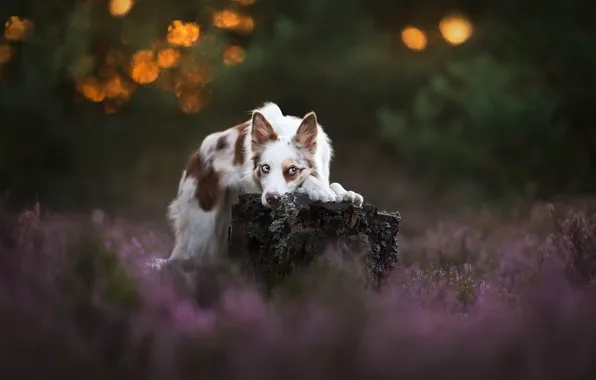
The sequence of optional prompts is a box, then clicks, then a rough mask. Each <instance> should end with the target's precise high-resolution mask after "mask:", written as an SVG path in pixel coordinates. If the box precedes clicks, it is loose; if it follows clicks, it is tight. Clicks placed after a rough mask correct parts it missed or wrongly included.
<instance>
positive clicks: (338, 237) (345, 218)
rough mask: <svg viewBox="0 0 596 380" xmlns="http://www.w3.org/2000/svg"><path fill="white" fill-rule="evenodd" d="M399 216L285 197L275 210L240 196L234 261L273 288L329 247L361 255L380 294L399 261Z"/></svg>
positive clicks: (233, 236)
mask: <svg viewBox="0 0 596 380" xmlns="http://www.w3.org/2000/svg"><path fill="white" fill-rule="evenodd" d="M400 220H401V217H400V215H399V213H388V212H382V211H379V210H378V209H377V207H375V206H372V205H369V204H364V205H363V207H362V208H357V207H354V206H353V205H351V204H349V203H321V202H311V201H310V200H309V199H308V198H307V197H306V196H305V195H302V194H293V195H286V196H284V197H283V198H282V199H281V200H280V203H279V204H278V205H277V207H275V208H274V209H269V208H266V207H264V206H263V205H262V204H261V200H260V196H259V195H255V194H246V195H241V196H240V199H239V203H238V204H237V205H235V206H234V207H233V209H232V226H231V231H230V258H231V259H232V260H234V261H237V262H241V263H242V264H241V265H242V266H243V267H244V268H245V269H248V270H249V271H250V272H252V273H251V276H254V277H255V278H256V279H257V280H258V281H259V282H261V283H262V284H263V285H264V286H265V287H266V289H268V290H271V289H272V288H274V287H275V286H276V285H277V284H279V283H280V282H281V281H282V280H283V279H284V278H285V277H286V276H287V275H289V274H290V273H292V271H293V270H294V269H295V268H298V267H305V266H308V265H309V263H311V262H312V261H313V259H315V258H316V257H318V256H320V255H323V254H324V253H325V252H326V250H327V249H338V250H340V251H341V252H342V253H343V254H349V255H352V256H357V257H363V258H364V263H363V264H364V266H365V268H366V272H367V273H366V276H367V278H366V286H367V287H368V288H372V289H374V290H377V289H378V288H379V286H380V285H382V283H383V280H384V278H385V277H386V275H388V274H389V272H390V271H391V270H392V269H393V268H394V267H395V265H396V264H397V263H398V261H399V250H398V242H397V236H398V232H399V222H400Z"/></svg>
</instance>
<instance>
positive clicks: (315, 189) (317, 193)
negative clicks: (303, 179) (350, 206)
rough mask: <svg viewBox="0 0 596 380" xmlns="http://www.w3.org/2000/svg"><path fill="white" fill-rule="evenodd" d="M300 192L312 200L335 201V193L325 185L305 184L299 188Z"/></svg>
mask: <svg viewBox="0 0 596 380" xmlns="http://www.w3.org/2000/svg"><path fill="white" fill-rule="evenodd" d="M300 192H301V193H303V194H306V195H308V198H309V199H310V200H311V201H314V202H335V201H337V195H336V194H335V192H333V190H331V189H330V188H328V187H325V186H305V187H303V188H302V189H301V190H300Z"/></svg>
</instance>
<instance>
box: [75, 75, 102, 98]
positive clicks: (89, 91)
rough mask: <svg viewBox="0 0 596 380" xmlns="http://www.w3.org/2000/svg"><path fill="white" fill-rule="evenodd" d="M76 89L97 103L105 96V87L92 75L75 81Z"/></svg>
mask: <svg viewBox="0 0 596 380" xmlns="http://www.w3.org/2000/svg"><path fill="white" fill-rule="evenodd" d="M77 90H79V92H80V93H81V94H83V95H84V96H85V97H86V98H87V99H89V100H91V101H92V102H96V103H99V102H101V101H103V100H104V99H105V98H106V91H105V88H104V87H103V86H102V84H101V82H100V81H99V80H98V79H97V78H94V77H90V78H85V79H83V80H81V81H80V82H78V83H77Z"/></svg>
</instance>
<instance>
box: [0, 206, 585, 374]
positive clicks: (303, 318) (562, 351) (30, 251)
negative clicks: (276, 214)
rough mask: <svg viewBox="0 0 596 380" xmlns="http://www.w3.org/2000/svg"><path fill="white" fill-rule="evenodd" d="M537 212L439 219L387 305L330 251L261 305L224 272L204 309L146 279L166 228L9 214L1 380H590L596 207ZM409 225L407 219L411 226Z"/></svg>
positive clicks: (413, 248)
mask: <svg viewBox="0 0 596 380" xmlns="http://www.w3.org/2000/svg"><path fill="white" fill-rule="evenodd" d="M589 210H590V208H589V207H586V205H585V204H584V203H582V204H579V205H559V204H556V205H533V206H532V207H529V208H524V209H518V210H517V211H515V212H512V213H510V214H508V215H506V214H501V215H498V216H497V215H495V214H494V213H490V212H481V213H477V214H474V215H470V216H467V217H466V218H450V219H443V220H440V221H434V222H433V223H427V224H426V225H427V226H428V227H426V228H425V229H424V230H420V231H418V232H417V233H409V234H406V235H405V236H403V237H402V238H401V240H400V245H401V252H402V255H403V259H404V261H403V263H402V265H401V266H400V267H398V268H397V269H396V271H395V272H394V273H393V274H392V276H391V278H390V279H389V281H388V284H387V285H386V286H385V287H384V288H383V290H382V291H381V292H380V293H378V294H373V293H370V292H367V291H365V290H363V289H361V286H360V285H361V275H362V268H359V267H358V266H357V265H356V264H355V263H349V264H342V266H341V268H340V267H337V266H334V265H335V264H334V263H336V262H337V260H334V257H333V253H330V254H329V255H330V256H329V257H323V258H321V261H320V262H318V263H317V265H315V266H313V268H312V270H310V271H306V272H301V273H298V274H296V276H295V277H293V278H288V279H287V281H286V284H285V287H282V288H280V289H279V290H278V291H277V292H275V293H274V294H273V296H272V297H270V298H266V297H264V296H263V295H262V294H261V293H260V292H259V291H258V287H257V286H256V285H255V284H251V283H250V282H249V281H240V280H238V278H235V276H236V274H234V271H229V272H228V273H227V274H226V275H225V277H224V278H223V280H221V281H220V286H219V287H218V288H217V289H216V291H215V290H214V292H213V294H212V301H211V302H210V303H209V306H199V305H198V304H197V302H195V300H193V299H192V298H189V297H188V296H185V295H184V294H183V293H180V292H177V291H176V287H175V285H174V284H173V283H171V282H169V280H168V279H162V278H158V277H157V276H156V275H155V274H153V273H151V272H147V271H146V270H144V269H143V268H144V267H143V265H142V264H143V263H144V262H145V261H146V260H147V259H148V258H149V257H150V256H155V255H159V256H164V255H165V254H166V253H167V252H168V250H169V247H170V244H171V241H170V239H169V236H168V233H167V231H160V230H159V229H158V228H154V227H151V226H146V225H141V224H132V223H127V222H126V221H124V220H121V219H117V218H109V217H108V216H106V215H105V214H103V213H102V212H101V211H95V212H94V213H93V214H92V216H91V218H86V217H80V216H79V217H73V216H68V217H67V216H61V215H46V216H43V217H42V215H41V213H40V211H39V209H38V208H37V209H34V210H28V211H25V212H23V213H22V214H21V215H19V216H12V215H2V217H1V218H0V250H1V253H0V336H1V337H2V339H0V350H1V351H0V355H1V356H0V357H2V358H3V360H1V361H0V373H2V374H3V377H5V378H13V377H16V376H17V375H18V376H20V377H23V378H33V377H34V376H35V377H39V376H44V377H46V378H48V377H49V378H66V377H72V378H74V377H75V376H76V377H79V378H81V377H85V378H97V379H104V378H105V379H107V378H109V379H119V378H122V379H124V378H126V379H130V378H143V379H161V378H164V379H165V378H168V379H171V378H176V379H191V378H193V379H194V378H202V379H209V378H213V379H253V378H260V379H278V378H290V379H351V378H379V379H401V378H403V379H429V378H437V377H439V376H440V377H441V378H456V379H465V378H481V377H483V378H489V379H524V380H527V379H532V378H540V379H551V378H552V379H561V378H568V379H587V378H592V377H593V376H595V375H596V364H595V363H594V361H593V357H594V356H595V355H596V331H595V330H594V329H593V328H592V327H593V321H594V320H596V302H595V301H596V290H594V289H593V288H592V286H591V285H592V283H593V282H594V281H595V280H596V213H593V212H591V211H589ZM403 223H407V215H404V220H403Z"/></svg>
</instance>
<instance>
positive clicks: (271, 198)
mask: <svg viewBox="0 0 596 380" xmlns="http://www.w3.org/2000/svg"><path fill="white" fill-rule="evenodd" d="M265 200H266V201H267V203H268V204H269V205H271V206H273V205H275V204H277V202H279V193H267V194H265Z"/></svg>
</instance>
